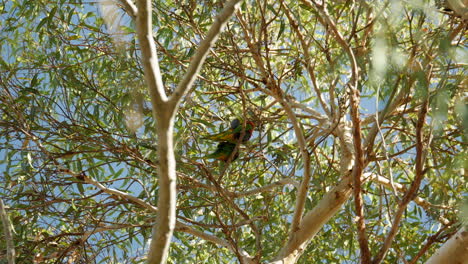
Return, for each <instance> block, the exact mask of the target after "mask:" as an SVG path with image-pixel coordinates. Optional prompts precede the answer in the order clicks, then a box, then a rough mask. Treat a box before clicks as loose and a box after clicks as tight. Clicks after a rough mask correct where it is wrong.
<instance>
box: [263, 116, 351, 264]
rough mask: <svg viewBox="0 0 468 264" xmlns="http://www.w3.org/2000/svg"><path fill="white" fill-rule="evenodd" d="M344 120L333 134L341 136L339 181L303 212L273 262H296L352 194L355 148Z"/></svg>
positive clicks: (277, 263) (275, 263)
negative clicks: (295, 228)
mask: <svg viewBox="0 0 468 264" xmlns="http://www.w3.org/2000/svg"><path fill="white" fill-rule="evenodd" d="M346 123H347V122H345V121H343V123H342V124H341V125H340V126H339V127H338V128H337V131H336V134H337V136H338V137H339V139H340V148H341V158H342V161H341V165H340V166H341V168H340V172H341V174H342V175H343V178H342V179H341V181H340V182H339V183H338V185H336V186H335V187H333V188H332V189H331V190H330V191H329V192H327V193H326V194H325V195H324V196H323V198H322V199H321V200H320V201H319V202H318V204H317V205H316V206H315V207H314V209H312V210H311V211H310V212H308V213H306V214H305V215H304V217H303V218H302V220H301V223H300V225H299V226H298V228H297V230H299V231H297V232H294V233H293V235H292V236H291V237H290V239H289V240H288V242H287V243H286V245H284V246H283V248H282V249H281V250H280V252H279V254H278V255H277V256H276V258H275V260H274V261H273V262H271V263H272V264H280V263H282V264H292V263H296V262H297V260H298V259H299V257H300V256H301V255H302V253H303V252H304V250H305V249H306V247H307V245H308V244H309V243H310V241H311V240H312V239H313V238H314V237H315V235H316V234H317V233H318V232H319V231H320V229H321V228H322V227H323V225H324V224H326V223H327V222H328V221H329V220H330V219H331V218H332V217H333V216H334V215H335V214H336V213H337V212H338V211H339V210H340V209H341V208H342V206H343V204H344V203H345V202H346V201H348V199H349V197H350V196H351V194H352V178H351V170H352V168H353V165H354V162H355V161H354V149H353V147H354V146H353V140H352V134H351V129H350V128H349V126H346Z"/></svg>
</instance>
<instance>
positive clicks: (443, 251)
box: [426, 227, 468, 264]
mask: <svg viewBox="0 0 468 264" xmlns="http://www.w3.org/2000/svg"><path fill="white" fill-rule="evenodd" d="M439 263H453V264H466V263H468V231H467V228H466V227H462V228H460V230H459V231H458V232H457V233H456V234H455V235H454V236H452V237H451V238H450V239H449V240H447V242H445V244H444V245H443V246H442V247H440V248H439V249H438V250H437V251H436V252H435V253H434V255H432V256H431V257H430V258H429V259H428V260H427V261H426V264H439Z"/></svg>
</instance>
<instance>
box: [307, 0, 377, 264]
mask: <svg viewBox="0 0 468 264" xmlns="http://www.w3.org/2000/svg"><path fill="white" fill-rule="evenodd" d="M302 2H303V3H305V4H306V5H308V6H309V7H311V8H315V10H317V11H318V12H319V14H320V15H321V17H318V20H319V21H320V22H321V23H322V24H323V25H324V26H325V27H326V29H327V30H328V31H331V33H332V34H333V35H334V36H335V38H336V41H337V42H338V43H339V44H340V46H341V47H342V48H343V50H344V51H345V52H346V53H347V54H348V57H349V61H350V63H351V79H350V81H349V83H348V86H349V88H350V100H351V121H352V123H353V139H354V140H353V142H354V154H355V164H354V168H353V173H352V175H353V179H354V180H353V183H354V184H353V185H354V204H355V207H356V215H357V217H358V221H357V230H358V237H359V246H360V248H361V263H363V264H367V263H370V259H371V256H370V251H369V243H368V240H367V235H366V224H365V217H364V207H363V201H362V193H361V184H362V183H361V177H362V172H363V170H364V167H365V165H364V151H363V147H362V132H361V119H360V116H359V102H360V94H359V91H358V89H357V87H358V76H359V72H358V66H357V61H356V57H355V56H354V52H353V50H352V49H351V47H350V46H349V45H348V43H347V41H346V40H345V39H344V38H343V36H342V35H341V33H340V32H339V31H338V28H337V27H336V24H335V22H334V21H333V20H332V19H331V17H330V15H329V14H328V11H327V9H326V8H325V7H324V6H323V5H319V4H317V3H316V2H315V1H314V5H312V3H310V2H309V1H308V0H302Z"/></svg>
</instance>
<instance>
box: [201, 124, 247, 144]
mask: <svg viewBox="0 0 468 264" xmlns="http://www.w3.org/2000/svg"><path fill="white" fill-rule="evenodd" d="M245 125H246V128H245V134H244V138H243V139H242V143H245V142H247V141H248V140H249V139H250V137H251V136H252V132H253V130H254V128H255V124H254V123H253V122H252V121H247V122H246V124H245ZM241 134H242V122H241V121H240V120H239V119H237V118H236V119H234V120H232V122H231V127H230V128H229V129H228V130H226V131H223V132H220V133H218V134H214V135H209V136H206V137H204V139H209V140H214V141H226V142H229V143H234V144H235V143H237V140H238V139H239V137H240V136H241Z"/></svg>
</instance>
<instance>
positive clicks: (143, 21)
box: [136, 0, 167, 118]
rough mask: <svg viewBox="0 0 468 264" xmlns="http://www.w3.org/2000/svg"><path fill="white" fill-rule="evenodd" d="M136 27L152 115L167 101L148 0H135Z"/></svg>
mask: <svg viewBox="0 0 468 264" xmlns="http://www.w3.org/2000/svg"><path fill="white" fill-rule="evenodd" d="M136 3H137V10H138V13H137V16H136V29H137V34H138V40H139V41H140V48H141V62H142V64H143V69H144V71H145V79H146V83H147V85H148V90H149V92H150V97H151V103H152V104H153V115H154V116H155V118H156V116H157V114H156V112H155V111H156V109H157V108H158V107H162V104H163V103H164V102H166V101H167V95H166V92H165V91H164V84H163V82H162V77H161V70H160V69H159V62H158V54H157V52H156V46H155V44H154V40H153V22H152V14H151V12H152V8H151V1H150V0H137V1H136Z"/></svg>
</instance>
